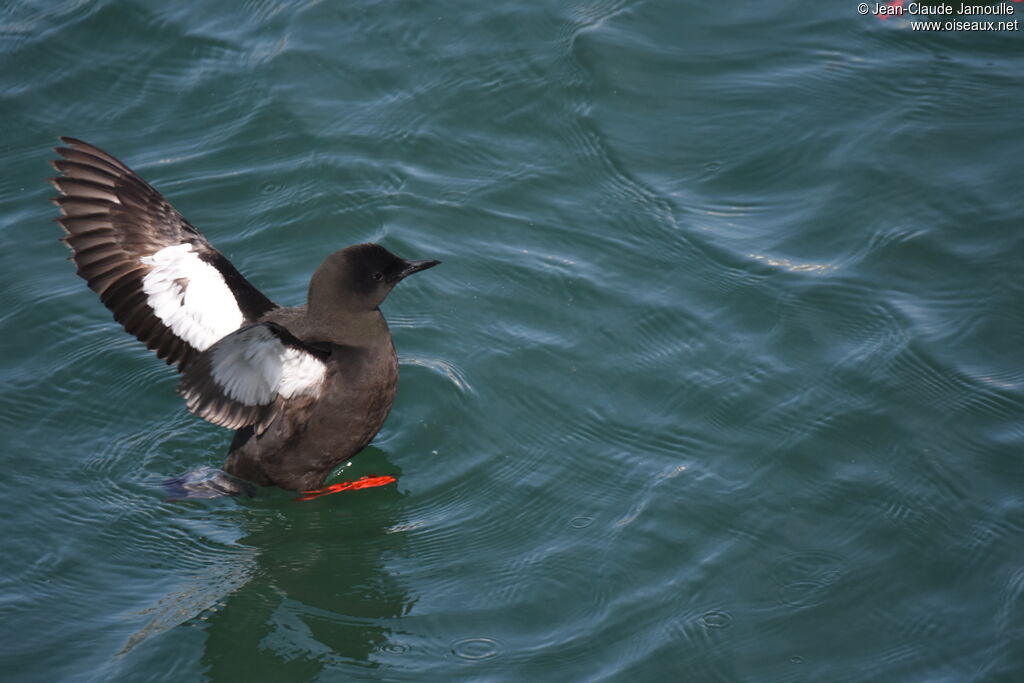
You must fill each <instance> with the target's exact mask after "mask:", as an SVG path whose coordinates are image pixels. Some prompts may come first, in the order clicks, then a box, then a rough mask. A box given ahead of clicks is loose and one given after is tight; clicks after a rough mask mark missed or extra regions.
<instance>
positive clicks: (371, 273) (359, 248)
mask: <svg viewBox="0 0 1024 683" xmlns="http://www.w3.org/2000/svg"><path fill="white" fill-rule="evenodd" d="M439 263H440V261H433V260H420V261H412V260H409V259H403V258H399V257H398V256H395V255H394V254H392V253H391V252H390V251H388V250H387V249H385V248H384V247H382V246H380V245H379V244H370V243H367V244H356V245H353V246H351V247H345V248H344V249H342V250H340V251H336V252H334V253H333V254H331V255H330V256H328V257H327V259H326V260H325V261H324V262H323V263H322V264H321V265H320V267H319V268H317V269H316V272H315V273H313V278H312V279H311V280H310V283H309V305H310V307H311V308H321V307H326V308H329V309H332V310H335V311H337V310H339V309H340V310H346V311H353V312H357V311H372V310H375V309H376V308H377V307H378V306H380V304H381V302H383V301H384V299H385V298H386V297H387V295H388V293H389V292H390V291H391V290H392V288H394V286H395V285H397V284H398V283H399V282H400V281H402V280H403V279H404V278H406V277H408V276H410V275H412V274H413V273H418V272H420V271H421V270H426V269H427V268H433V267H434V266H436V265H437V264H439Z"/></svg>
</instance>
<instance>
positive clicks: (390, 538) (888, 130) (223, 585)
mask: <svg viewBox="0 0 1024 683" xmlns="http://www.w3.org/2000/svg"><path fill="white" fill-rule="evenodd" d="M998 7H1013V8H1016V9H1020V10H1021V11H1024V7H1021V6H1020V5H1018V4H1015V3H1006V4H1005V5H998ZM1009 18H1011V19H1012V18H1013V17H1009ZM1022 39H1024V34H1022V33H1021V32H1020V31H1016V30H1006V31H949V32H946V31H932V32H919V31H914V30H913V29H912V27H911V25H910V24H909V21H908V20H907V19H906V18H904V19H898V18H897V19H893V20H890V21H881V20H879V19H878V18H877V17H875V16H872V15H870V14H869V15H867V16H862V15H860V14H858V12H857V3H855V2H852V1H851V2H819V3H806V2H782V1H778V2H753V1H746V2H740V3H731V4H729V3H726V4H723V3H708V2H696V1H694V0H681V1H678V2H670V1H669V0H649V1H647V2H643V1H639V2H629V1H627V0H593V1H585V0H579V1H574V0H570V1H569V2H553V1H549V0H541V1H538V2H506V3H479V2H464V1H463V2H445V3H439V2H416V1H413V0H385V1H382V2H366V3H338V2H328V1H326V0H325V1H323V2H316V1H311V2H274V1H272V0H252V1H249V2H243V3H202V2H193V3H147V2H124V1H116V2H115V1H113V0H99V1H96V2H87V1H80V2H76V1H69V2H44V1H39V0H37V1H26V0H16V1H15V2H9V3H6V4H5V5H4V6H3V8H0V64H2V67H3V68H2V69H0V112H2V116H0V152H2V158H3V161H4V173H3V174H0V235H2V245H3V249H2V250H0V297H2V298H0V338H2V339H3V349H4V353H3V355H2V359H0V438H2V443H3V450H4V453H3V458H4V467H3V469H2V475H0V499H2V500H3V502H4V504H3V506H2V510H3V532H4V533H3V535H2V540H0V624H2V633H0V636H2V637H0V642H2V643H3V647H2V648H0V678H3V679H4V680H16V681H110V680H118V681H121V680H123V681H164V680H166V681H192V680H209V681H253V682H255V681H307V680H308V681H313V680H317V681H347V680H373V681H377V680H380V681H435V680H436V681H457V680H482V681H552V682H564V681H815V682H818V681H1018V680H1024V493H1022V486H1024V422H1022V417H1024V416H1022V409H1024V357H1022V354H1021V351H1020V348H1021V340H1022V339H1024V307H1022V302H1024V283H1022V278H1021V274H1020V273H1021V263H1022V262H1024V261H1022V260H1024V237H1022V235H1024V232H1022V229H1021V216H1022V213H1024V212H1022V197H1024V175H1022V173H1021V158H1022V156H1024V127H1022V126H1021V125H1020V113H1021V111H1022V110H1024V49H1022V46H1024V43H1022ZM58 135H73V136H76V137H80V138H83V139H85V140H88V141H90V142H92V143H94V144H97V145H99V146H101V147H103V148H105V149H107V150H109V151H110V152H111V153H112V154H114V155H116V156H118V157H120V158H121V159H123V160H124V161H125V162H126V163H128V164H129V165H131V166H132V167H134V168H135V169H136V170H137V171H139V172H140V173H141V174H142V175H143V176H144V177H145V178H146V179H147V180H149V181H150V182H151V183H153V184H154V185H155V186H156V187H157V188H158V189H159V190H161V191H162V192H163V193H164V194H165V195H167V197H168V198H169V199H170V201H171V202H172V203H173V204H174V205H175V206H176V208H177V209H178V210H180V211H181V212H182V213H183V214H184V215H185V216H187V217H188V218H189V219H190V220H191V222H192V223H194V224H195V225H196V226H197V227H198V228H199V229H200V230H202V231H203V232H204V234H205V235H206V236H207V237H208V238H209V239H210V241H211V242H212V243H213V244H214V245H216V246H217V247H218V248H219V249H220V250H221V251H222V252H224V253H225V254H226V255H227V256H228V257H229V258H230V259H231V260H232V262H233V263H234V264H235V265H236V266H237V267H238V268H239V269H240V270H241V271H242V272H243V273H245V275H246V276H247V277H248V278H249V279H250V280H251V281H252V282H253V283H254V284H255V285H256V286H258V287H260V288H261V289H262V290H263V291H264V292H265V293H266V294H267V295H268V296H270V297H271V298H272V299H274V300H275V301H277V302H279V303H282V304H285V305H295V304H298V303H301V302H302V301H303V300H304V296H305V291H306V287H307V284H308V278H309V275H310V273H311V272H312V271H313V270H314V269H315V268H316V266H317V265H318V264H319V262H320V261H321V260H322V259H323V258H324V257H325V256H326V255H327V254H329V253H330V252H332V251H334V250H335V249H338V248H340V247H342V246H345V245H347V244H353V243H356V242H362V241H377V242H380V243H382V244H383V245H385V246H386V247H388V248H389V249H392V250H393V251H395V252H396V253H398V254H401V255H403V256H407V257H410V258H436V259H440V260H442V261H443V265H442V266H440V267H438V268H436V269H433V270H431V271H429V272H428V273H425V274H423V275H421V276H417V277H416V278H413V279H411V280H410V281H408V282H406V283H403V284H402V285H401V287H399V288H398V289H396V290H395V292H394V293H393V294H392V296H391V297H390V298H389V299H388V301H387V302H386V304H385V306H384V314H385V316H386V317H387V319H388V320H389V323H390V325H391V329H392V332H393V335H394V339H395V344H396V347H397V349H398V351H399V354H400V357H401V363H402V365H401V373H402V379H401V384H400V388H399V394H398V399H397V401H396V404H395V406H394V409H393V411H392V414H391V416H390V418H389V420H388V422H387V423H386V424H385V426H384V429H383V430H382V431H381V433H380V435H379V436H378V437H377V439H376V440H375V441H374V443H373V444H372V445H371V446H370V447H369V448H367V449H366V451H364V452H363V453H362V454H361V455H359V456H358V458H356V459H355V460H354V461H352V463H351V464H350V465H348V466H346V467H343V468H342V469H341V470H340V471H339V472H337V473H336V474H335V476H334V478H333V480H335V481H341V480H346V479H353V478H357V477H359V476H363V475H371V474H395V475H396V476H397V477H398V482H397V484H395V485H391V486H389V487H385V488H378V489H371V490H364V491H356V492H351V493H343V494H338V495H334V496H326V497H323V498H320V499H317V500H314V501H311V502H305V503H299V502H295V501H293V500H292V496H291V495H290V494H287V493H285V492H283V491H280V490H276V491H275V490H265V491H261V493H260V495H259V496H257V497H256V498H254V499H251V500H233V499H222V500H213V501H195V502H188V503H175V502H169V501H166V500H165V499H164V495H163V493H162V491H161V489H160V482H161V481H162V480H163V479H164V478H166V477H168V476H172V475H176V474H181V473H183V472H186V471H188V470H191V469H194V468H196V467H199V466H202V465H214V466H216V465H219V464H220V463H221V462H222V461H223V455H224V452H225V451H226V449H227V444H228V442H229V440H230V434H229V432H227V431H226V430H223V429H220V428H218V427H216V426H214V425H211V424H207V423H205V422H203V421H201V420H199V419H197V418H194V417H192V416H191V415H189V414H188V413H187V412H186V410H185V408H184V406H183V404H182V402H181V400H180V399H179V398H178V397H177V396H176V395H175V391H174V389H175V383H176V378H175V373H174V372H173V370H171V369H169V368H167V367H166V366H165V365H164V364H163V363H162V362H160V361H158V360H156V359H155V358H154V357H152V354H150V353H149V352H147V351H146V349H144V348H143V347H142V345H141V344H139V343H138V342H137V341H135V340H134V339H132V338H131V337H130V336H129V335H127V334H125V333H124V332H123V331H122V330H121V329H120V328H119V326H118V325H117V324H116V323H115V322H114V321H113V320H112V319H111V316H110V314H109V313H108V312H107V311H106V309H104V308H103V306H102V305H101V304H100V303H99V302H98V301H97V299H96V297H95V295H94V294H93V293H92V292H90V291H89V290H88V289H87V288H86V286H85V284H84V282H82V281H81V280H80V279H79V278H78V277H76V276H75V274H74V268H73V266H72V265H71V264H69V263H68V262H67V261H66V256H67V250H66V249H65V248H64V247H63V246H62V245H61V244H60V243H59V242H57V237H58V236H59V234H60V231H59V228H58V227H57V226H56V225H55V224H53V223H52V222H51V219H52V218H53V217H55V216H56V215H57V211H56V209H55V207H53V206H51V205H50V204H49V203H48V202H47V200H48V199H49V197H51V196H52V195H53V194H54V191H53V189H52V188H50V187H48V186H47V185H46V184H45V182H44V179H45V178H46V177H47V176H48V175H52V171H51V170H50V169H49V168H48V167H47V165H46V161H47V159H49V158H51V157H52V156H53V155H52V152H51V151H50V147H51V146H53V145H54V144H56V142H57V140H56V138H57V136H58Z"/></svg>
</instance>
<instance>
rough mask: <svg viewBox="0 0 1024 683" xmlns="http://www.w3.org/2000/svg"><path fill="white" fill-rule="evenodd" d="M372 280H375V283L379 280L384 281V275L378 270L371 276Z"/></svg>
mask: <svg viewBox="0 0 1024 683" xmlns="http://www.w3.org/2000/svg"><path fill="white" fill-rule="evenodd" d="M373 279H374V280H376V281H377V282H380V281H381V280H383V279H384V273H382V272H380V271H379V270H378V271H377V272H376V273H374V274H373Z"/></svg>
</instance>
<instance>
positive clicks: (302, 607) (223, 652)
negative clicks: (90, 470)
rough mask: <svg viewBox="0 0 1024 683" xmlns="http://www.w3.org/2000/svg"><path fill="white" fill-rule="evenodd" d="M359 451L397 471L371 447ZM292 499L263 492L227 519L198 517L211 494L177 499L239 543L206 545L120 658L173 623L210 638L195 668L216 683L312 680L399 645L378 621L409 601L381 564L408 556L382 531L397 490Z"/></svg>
mask: <svg viewBox="0 0 1024 683" xmlns="http://www.w3.org/2000/svg"><path fill="white" fill-rule="evenodd" d="M361 457H362V458H365V459H366V460H369V461H372V465H371V466H372V467H373V468H375V469H379V470H381V471H392V472H395V471H398V469H397V468H396V467H395V465H394V464H392V463H391V462H390V461H389V460H388V458H387V456H386V455H385V454H384V453H383V452H382V451H379V450H378V449H375V448H371V449H369V452H367V453H364V454H362V456H361ZM345 469H346V468H344V467H343V468H342V470H343V471H344V470H345ZM332 479H338V476H337V475H336V476H335V477H333V478H332ZM293 497H294V495H293V494H291V493H289V492H285V491H281V490H277V489H274V488H267V489H262V490H261V491H260V493H259V495H258V496H257V497H256V498H254V499H252V500H247V499H238V500H237V501H234V503H235V505H237V506H238V508H239V509H240V511H242V512H243V513H244V514H242V515H232V516H231V517H230V519H229V520H225V519H223V518H218V517H217V516H216V515H212V514H211V515H208V516H207V515H204V514H201V511H202V505H204V504H206V501H203V502H200V503H182V504H179V505H183V506H184V505H188V506H192V511H200V514H199V515H198V518H197V519H196V521H195V526H194V531H195V532H197V533H201V534H202V533H210V534H211V535H212V536H224V535H225V534H229V535H231V536H234V538H233V539H232V540H231V541H230V543H218V544H216V545H215V546H214V547H213V548H212V549H211V548H208V549H207V552H205V553H204V554H203V557H202V560H201V561H202V562H205V566H201V567H198V568H197V569H196V570H195V571H194V572H193V573H192V576H191V577H190V579H189V581H188V582H187V584H186V585H185V586H184V587H183V588H182V589H181V590H179V591H176V592H174V593H172V594H170V595H166V596H164V597H162V598H160V599H159V600H158V601H157V602H156V604H154V605H153V606H152V607H151V608H148V609H146V610H144V611H143V612H142V613H140V615H139V616H143V615H145V616H149V617H150V620H149V622H148V623H147V624H146V625H145V626H143V628H141V629H139V630H138V631H137V632H136V633H134V634H133V635H132V636H131V637H130V638H129V639H128V642H127V643H126V644H125V646H124V648H122V651H121V653H120V654H121V655H125V654H127V653H129V652H130V651H131V650H132V649H133V648H135V647H137V646H138V645H140V644H141V643H142V642H143V641H145V640H146V639H148V638H152V637H155V636H158V635H159V634H161V633H163V632H166V631H168V630H170V629H173V628H195V629H199V630H200V631H202V632H203V633H204V634H205V641H206V645H205V647H204V654H203V656H202V663H203V665H204V667H205V668H206V671H207V672H208V674H209V676H210V679H211V680H215V681H220V680H223V681H237V680H241V679H243V678H246V677H248V676H255V677H260V678H261V680H262V679H267V680H275V679H277V680H281V679H285V678H287V679H289V680H309V679H312V678H314V677H315V676H317V675H320V674H322V673H324V672H329V671H331V670H333V669H336V668H337V667H345V666H350V665H359V666H366V667H373V666H375V664H374V662H373V654H374V653H375V652H378V651H381V650H386V651H389V652H392V653H393V652H394V651H395V650H396V648H399V649H400V647H401V646H400V644H395V643H394V642H393V638H392V634H391V629H390V627H389V626H388V625H385V624H387V623H388V621H389V620H393V619H395V618H398V617H400V616H402V615H403V614H405V613H406V612H407V611H408V609H409V608H410V607H411V605H412V603H413V602H414V600H413V599H412V598H411V597H410V596H409V594H408V593H407V588H406V587H405V586H403V585H402V583H401V582H400V581H399V580H398V579H397V577H395V576H393V575H391V574H390V573H389V572H388V571H387V570H386V569H385V558H386V557H388V556H390V555H393V554H395V553H401V552H403V549H404V535H403V534H400V533H385V532H386V531H387V530H388V529H389V528H390V527H392V526H393V525H394V520H395V515H396V514H397V513H398V512H399V511H400V510H401V509H402V499H403V498H404V494H403V493H401V492H400V491H399V488H398V486H397V485H392V486H388V487H385V488H383V489H371V490H368V491H353V492H343V493H340V494H333V495H331V496H325V497H322V498H318V499H316V500H313V501H307V502H297V501H294V500H293ZM225 524H228V525H231V526H234V525H237V526H234V528H233V529H227V528H224V525H225ZM218 527H219V528H218ZM199 561H200V559H199V558H197V557H193V558H192V559H191V563H192V564H196V563H197V562H199ZM150 615H151V616H150ZM297 672H298V673H297ZM296 676H298V677H299V678H298V679H296V678H295V677H296Z"/></svg>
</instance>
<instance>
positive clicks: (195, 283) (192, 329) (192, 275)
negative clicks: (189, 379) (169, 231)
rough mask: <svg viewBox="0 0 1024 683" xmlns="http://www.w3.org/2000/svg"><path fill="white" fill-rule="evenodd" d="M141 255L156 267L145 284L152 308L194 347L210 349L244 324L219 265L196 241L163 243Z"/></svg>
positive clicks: (146, 277)
mask: <svg viewBox="0 0 1024 683" xmlns="http://www.w3.org/2000/svg"><path fill="white" fill-rule="evenodd" d="M139 260H140V261H141V262H142V263H144V264H146V265H147V266H151V267H152V268H151V270H150V271H149V272H148V273H146V275H145V277H143V278H142V290H143V291H144V292H145V293H146V297H147V301H148V302H149V305H150V307H151V308H152V309H153V313H155V314H156V317H158V318H160V320H161V321H162V322H163V323H164V325H166V326H167V327H168V328H170V330H171V331H172V332H174V334H176V335H178V336H179V337H180V338H182V339H184V340H185V341H186V342H188V343H189V344H191V345H192V347H194V348H195V349H197V350H199V351H205V350H206V349H208V348H209V347H210V346H212V345H213V344H214V343H215V342H217V341H218V340H220V339H221V338H223V337H225V336H227V335H228V334H230V333H232V332H234V331H235V330H237V329H238V328H239V327H241V326H242V322H243V321H244V318H243V316H242V311H241V309H239V308H238V302H237V301H235V297H234V295H233V294H232V293H231V289H230V288H229V287H228V285H227V283H226V282H224V278H223V277H222V276H221V274H220V271H218V270H217V269H216V268H214V267H213V266H211V265H210V264H209V263H207V262H206V261H204V260H203V259H201V258H200V257H199V254H197V253H195V252H194V251H193V250H192V245H191V244H188V243H185V244H175V245H174V246H171V247H164V248H163V249H161V250H160V251H158V252H156V253H155V254H153V255H152V256H143V257H142V258H141V259H139Z"/></svg>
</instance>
